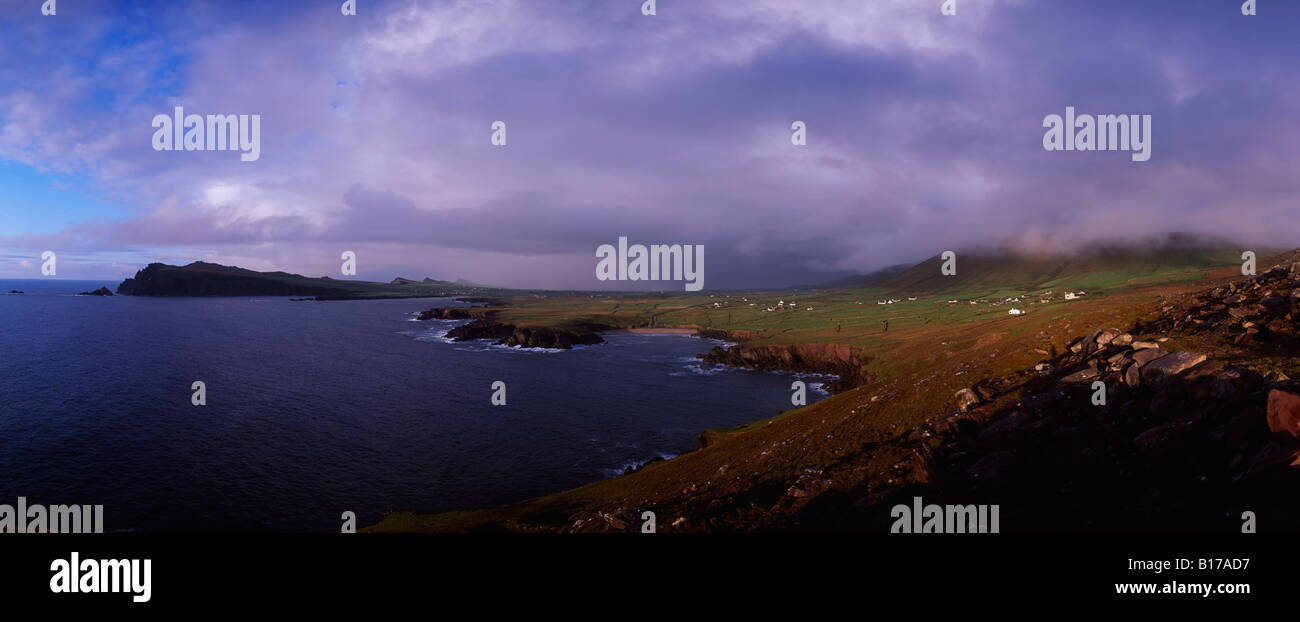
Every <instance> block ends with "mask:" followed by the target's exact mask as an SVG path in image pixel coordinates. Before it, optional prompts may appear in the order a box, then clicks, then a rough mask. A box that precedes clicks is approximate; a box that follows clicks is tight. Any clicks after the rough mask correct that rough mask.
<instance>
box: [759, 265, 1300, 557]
mask: <svg viewBox="0 0 1300 622" xmlns="http://www.w3.org/2000/svg"><path fill="white" fill-rule="evenodd" d="M1298 320H1300V264H1295V265H1291V266H1286V267H1279V268H1274V269H1272V270H1270V271H1268V272H1267V273H1264V274H1261V275H1259V276H1257V277H1253V278H1246V279H1243V280H1240V281H1237V282H1234V283H1232V284H1230V285H1228V286H1225V287H1220V288H1216V289H1213V290H1210V291H1205V292H1201V293H1199V294H1193V295H1189V296H1185V297H1182V298H1180V299H1176V300H1171V301H1169V302H1168V303H1167V304H1165V305H1163V306H1162V307H1161V308H1160V313H1159V314H1158V315H1156V316H1154V317H1151V318H1149V319H1145V320H1143V321H1139V322H1138V323H1137V324H1136V325H1134V326H1132V327H1130V328H1129V329H1128V330H1119V329H1116V328H1099V329H1097V330H1095V331H1093V332H1092V333H1091V334H1089V335H1087V336H1085V337H1083V338H1080V339H1078V340H1076V341H1074V342H1073V343H1071V344H1070V345H1069V347H1068V349H1067V351H1065V352H1064V353H1062V354H1061V355H1059V356H1056V357H1054V358H1052V359H1050V360H1047V361H1044V362H1042V363H1040V364H1038V365H1037V366H1036V367H1035V368H1033V369H1029V370H1024V371H1022V372H1020V373H1017V374H1013V375H1009V376H1005V377H1000V378H990V379H986V380H983V381H980V382H978V383H976V384H975V385H974V386H972V387H971V388H968V389H963V390H961V391H959V392H958V393H957V395H956V396H955V401H956V404H955V405H956V406H957V409H956V410H954V411H953V412H949V413H942V414H938V415H936V416H935V417H933V418H932V419H930V421H929V422H928V423H927V424H926V425H923V426H920V427H918V428H915V429H913V430H910V431H908V432H907V433H906V434H904V435H903V436H902V437H901V438H900V439H898V442H900V443H903V444H906V445H910V446H911V447H912V450H911V458H910V459H907V460H903V461H901V462H899V463H897V464H895V465H894V467H893V473H892V474H891V476H890V477H889V478H888V479H886V481H885V482H884V484H883V485H881V484H876V485H864V486H863V487H860V488H858V489H855V490H852V491H847V492H831V493H828V494H827V495H824V496H823V498H818V499H816V500H814V502H811V503H809V504H808V505H806V506H805V507H804V508H803V509H802V510H801V511H800V512H799V515H798V516H796V517H794V518H793V519H790V520H787V521H783V524H784V526H785V527H791V526H793V525H794V524H796V523H797V524H799V525H800V526H801V528H824V529H853V530H859V529H863V528H867V529H869V530H880V531H887V530H888V529H889V525H890V523H891V518H890V516H889V511H890V508H892V507H893V506H894V505H895V504H898V503H910V501H911V499H912V498H913V497H914V496H921V497H922V498H924V499H925V501H926V503H938V504H970V503H974V504H999V505H1000V507H1001V524H1002V530H1003V531H1058V532H1059V531H1076V530H1078V531H1220V532H1232V531H1238V530H1239V529H1240V527H1241V525H1242V523H1243V513H1244V512H1253V513H1254V514H1255V515H1256V517H1257V526H1258V529H1259V530H1260V531H1300V503H1297V502H1296V501H1295V493H1296V492H1297V491H1298V490H1300V488H1298V487H1297V486H1298V485H1300V383H1298V382H1296V381H1294V380H1291V379H1290V378H1288V377H1287V375H1286V374H1285V373H1281V372H1279V371H1278V370H1277V369H1270V368H1276V367H1284V366H1287V365H1294V364H1295V360H1294V358H1293V357H1294V356H1295V354H1296V353H1297V352H1298V351H1300V338H1298V337H1297V321H1298ZM1174 342H1179V343H1188V344H1195V345H1196V346H1199V347H1200V348H1201V349H1203V350H1206V351H1210V352H1212V353H1214V356H1212V357H1211V356H1207V354H1206V352H1204V351H1191V350H1189V349H1186V348H1181V349H1180V348H1175V347H1172V346H1171V345H1170V344H1171V343H1174ZM814 479H815V478H814ZM811 485H812V486H813V487H814V488H815V487H818V486H819V485H820V484H818V483H817V482H812V483H811ZM820 486H822V487H826V486H824V485H820Z"/></svg>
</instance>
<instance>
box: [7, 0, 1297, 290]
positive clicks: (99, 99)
mask: <svg viewBox="0 0 1300 622" xmlns="http://www.w3.org/2000/svg"><path fill="white" fill-rule="evenodd" d="M127 6H128V5H123V9H122V12H120V13H114V12H112V11H106V12H104V13H102V14H97V15H96V16H95V17H93V18H91V17H86V18H83V19H77V20H73V19H69V20H67V22H66V25H62V26H60V27H59V29H52V28H53V26H51V25H50V24H40V23H39V22H38V23H37V24H33V23H32V22H33V21H36V20H28V19H21V20H20V19H16V18H12V17H7V18H0V20H5V19H7V20H9V21H0V34H3V35H7V36H0V52H4V53H5V54H6V56H5V57H6V58H8V59H10V60H8V61H6V62H4V63H0V78H3V80H2V81H0V84H4V85H6V86H4V87H0V158H4V159H6V160H10V161H13V162H18V163H22V164H24V165H26V166H30V167H32V168H34V169H36V170H39V171H48V172H49V174H50V175H51V176H53V175H55V174H56V173H70V174H77V175H85V176H87V177H88V178H89V179H91V180H92V182H91V183H90V184H89V188H90V191H91V192H94V193H96V194H97V195H99V196H101V197H103V198H105V199H108V200H113V201H115V202H118V203H120V204H124V205H129V206H132V212H131V214H130V215H129V216H128V217H126V218H109V217H106V216H104V215H101V214H83V215H82V218H80V220H79V222H76V223H74V224H72V225H70V226H68V227H66V228H65V229H63V230H62V231H60V232H59V233H57V234H54V235H44V236H38V235H32V234H29V233H27V232H23V231H5V232H3V233H0V245H2V246H3V247H4V248H7V249H23V250H24V251H25V250H30V249H36V248H50V247H58V248H70V249H75V250H76V251H77V252H79V253H86V256H87V257H94V256H97V254H98V255H99V256H103V257H105V258H107V257H109V256H112V257H113V258H114V260H116V261H118V262H119V264H120V265H122V266H126V267H125V268H121V269H123V270H127V271H129V270H130V266H131V264H132V262H136V263H143V262H146V261H150V260H154V259H156V258H158V257H163V256H168V257H173V256H174V257H178V258H185V257H191V258H195V259H198V258H202V259H205V260H209V261H214V260H215V261H225V262H227V263H241V264H244V265H248V266H249V267H258V266H261V267H265V268H276V269H285V270H291V271H301V272H305V273H320V274H324V273H332V272H333V270H335V269H336V266H334V264H335V263H337V256H338V254H339V252H340V249H344V248H346V249H352V250H357V249H367V251H366V252H367V255H366V256H367V257H371V258H372V260H371V261H369V262H363V264H362V265H363V267H362V272H363V274H364V275H368V276H370V277H371V278H391V277H392V276H396V275H397V274H403V275H406V276H412V275H425V274H428V275H430V276H437V277H440V278H455V277H462V278H466V279H469V280H472V281H476V282H488V283H500V284H503V285H515V286H541V285H542V284H547V285H548V286H557V287H594V286H597V285H599V284H598V283H596V282H595V281H594V280H593V276H592V273H593V266H594V259H593V253H594V249H595V247H596V246H597V245H599V244H603V243H608V242H611V241H612V240H615V239H617V237H618V236H628V237H629V238H632V239H634V240H640V241H643V242H645V243H653V242H675V243H684V244H687V243H689V244H705V246H706V248H707V253H708V257H709V260H708V266H709V268H708V269H709V270H710V275H709V278H708V281H707V282H708V284H709V286H710V287H737V286H760V285H772V286H776V285H788V284H794V283H810V282H817V281H818V280H828V279H830V278H834V277H836V276H840V275H843V274H846V273H849V272H868V271H871V270H873V269H876V268H879V267H883V266H887V265H893V264H897V263H901V262H908V261H916V260H920V259H922V258H924V257H927V256H930V255H932V254H934V253H935V252H937V251H939V250H942V249H945V248H962V247H967V246H976V245H983V244H987V243H989V242H990V241H993V240H1013V241H1014V240H1022V241H1024V243H1025V244H1033V245H1036V246H1038V245H1042V244H1043V243H1045V242H1044V241H1050V242H1051V243H1052V244H1057V245H1060V246H1062V247H1065V246H1072V245H1077V244H1086V243H1088V242H1089V241H1092V240H1107V241H1109V240H1115V239H1124V238H1132V239H1140V238H1141V237H1142V236H1145V235H1149V234H1154V233H1161V232H1165V231H1170V230H1189V231H1197V232H1202V233H1215V234H1219V235H1224V236H1230V237H1236V238H1239V239H1242V240H1250V241H1255V242H1257V243H1268V244H1276V245H1291V246H1294V245H1295V243H1294V238H1295V236H1296V234H1297V231H1296V224H1295V223H1296V222H1297V221H1296V220H1295V219H1294V218H1289V214H1290V211H1291V207H1290V202H1291V197H1293V196H1294V195H1295V193H1296V191H1297V187H1296V183H1297V182H1296V181H1295V179H1294V178H1295V176H1294V174H1292V173H1291V170H1293V168H1294V164H1295V161H1296V159H1297V155H1298V154H1297V147H1296V146H1295V145H1297V144H1300V142H1297V140H1296V139H1297V138H1300V136H1298V135H1297V133H1298V132H1300V129H1297V128H1296V126H1295V125H1294V124H1293V123H1291V122H1290V116H1291V109H1292V108H1293V106H1291V102H1292V101H1294V100H1295V98H1296V95H1297V92H1296V87H1295V86H1293V85H1294V81H1293V80H1290V79H1289V76H1290V75H1291V73H1292V72H1291V69H1290V68H1291V67H1293V66H1294V63H1295V61H1297V60H1300V59H1297V58H1296V56H1297V51H1296V50H1295V48H1294V46H1293V45H1289V44H1288V42H1289V41H1290V39H1289V37H1290V35H1289V34H1288V30H1287V28H1286V25H1287V24H1294V23H1296V21H1297V19H1300V7H1289V6H1287V7H1277V8H1275V9H1274V10H1276V11H1277V12H1278V15H1276V16H1275V17H1271V18H1270V20H1266V21H1263V22H1254V23H1251V24H1246V23H1244V20H1242V19H1241V18H1240V16H1236V18H1235V19H1234V18H1233V11H1227V12H1226V13H1225V12H1222V11H1215V10H1213V9H1212V8H1210V7H1200V6H1191V5H1188V6H1185V7H1184V6H1175V7H1170V6H1151V5H1148V4H1143V5H1140V6H1134V5H1133V4H1132V3H1122V2H1111V1H1103V2H1096V3H1087V4H1086V6H1085V5H1083V4H1082V3H1078V4H1067V5H1062V4H1061V3H1051V2H1030V1H1023V2H992V1H990V2H960V3H959V11H958V15H957V16H955V17H944V16H941V15H939V12H938V8H937V6H938V3H927V2H913V1H910V0H891V1H888V2H868V3H864V2H859V1H856V0H853V1H851V0H825V1H824V2H785V1H778V0H756V1H754V2H746V3H736V2H726V1H723V0H711V1H698V2H689V3H686V2H677V3H660V7H659V14H658V15H657V16H654V17H645V16H642V15H641V14H640V12H639V4H638V3H635V2H631V3H626V2H606V1H598V0H581V1H573V2H558V3H540V2H525V1H508V0H481V1H470V0H456V1H451V0H447V1H431V2H414V1H409V2H408V1H388V2H374V3H367V4H366V5H365V6H364V7H363V10H362V11H361V14H360V15H358V16H357V17H356V18H344V17H342V16H340V15H338V12H337V10H336V7H323V8H321V7H310V6H307V5H305V4H302V3H293V2H265V3H259V4H258V5H257V6H256V7H255V8H250V9H249V10H247V11H241V12H239V13H237V14H232V13H231V12H229V11H224V10H222V9H221V6H222V5H221V4H219V3H194V4H189V3H186V4H185V5H184V6H173V5H160V6H159V7H153V9H154V10H153V11H150V12H145V13H141V12H140V10H139V9H131V8H126V7H127ZM60 19H62V18H60ZM60 24H64V22H60ZM1173 33H1177V34H1178V35H1179V36H1177V37H1174V36H1172V34H1173ZM1153 42H1158V45H1156V44H1155V43H1153ZM51 46H57V48H58V49H59V50H60V53H59V54H57V55H52V54H49V53H48V50H49V49H50V47H51ZM177 105H182V106H184V107H185V108H186V110H187V111H191V112H195V113H198V114H207V113H214V114H224V113H243V114H261V115H262V129H263V135H262V158H261V159H260V160H259V161H257V162H255V163H244V162H240V161H239V159H238V157H235V155H234V154H231V153H229V152H220V153H194V152H190V153H186V152H161V153H160V152H155V151H153V150H152V149H151V148H150V146H149V138H150V136H151V134H152V129H151V128H150V127H149V126H148V123H149V120H150V119H151V118H152V117H153V115H155V114H159V113H161V112H169V111H170V110H171V108H172V107H173V106H177ZM1066 106H1075V107H1077V108H1079V109H1080V110H1081V111H1089V112H1095V113H1134V114H1151V115H1152V117H1153V127H1154V131H1155V139H1154V151H1153V154H1154V155H1153V157H1152V159H1151V161H1149V162H1146V163H1141V164H1136V163H1132V162H1131V161H1130V160H1129V159H1128V157H1127V155H1126V154H1116V153H1104V152H1102V153H1079V152H1070V153H1048V152H1045V151H1043V149H1042V147H1041V139H1042V127H1041V121H1042V118H1043V116H1044V115H1047V114H1061V113H1062V112H1063V110H1064V108H1065V107H1066ZM496 120H503V121H505V122H506V123H507V126H508V145H507V146H505V147H494V146H492V145H491V144H490V143H489V134H490V126H491V124H492V122H493V121H496ZM795 120H801V121H804V122H805V123H806V124H807V127H808V145H807V147H803V148H797V147H794V146H792V145H791V144H790V140H789V139H790V124H791V123H792V122H793V121H795ZM358 252H360V251H358ZM122 253H126V255H125V256H124V255H122ZM124 258H129V259H130V261H122V260H123V259H124ZM178 260H179V259H178ZM107 263H108V262H107V261H106V262H105V264H107ZM366 266H369V267H368V268H367V267H366ZM381 271H390V272H391V273H383V272H381ZM448 272H453V273H455V274H454V275H451V274H447V273H448ZM0 274H3V269H0Z"/></svg>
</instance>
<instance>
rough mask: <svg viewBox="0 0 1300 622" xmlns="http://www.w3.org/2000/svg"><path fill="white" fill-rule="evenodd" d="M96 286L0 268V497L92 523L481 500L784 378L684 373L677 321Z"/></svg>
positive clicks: (525, 493) (254, 523)
mask: <svg viewBox="0 0 1300 622" xmlns="http://www.w3.org/2000/svg"><path fill="white" fill-rule="evenodd" d="M101 285H106V286H108V287H109V289H110V290H111V289H114V288H115V287H116V283H110V282H90V281H65V280H53V279H51V280H7V281H0V504H6V503H7V504H10V505H12V504H14V503H15V502H16V500H17V498H18V497H19V496H24V497H27V501H28V503H29V504H44V505H47V506H48V505H55V504H80V505H96V504H102V505H103V506H104V526H105V530H106V531H181V532H303V531H326V532H328V531H338V529H339V528H340V525H341V522H342V521H341V519H340V516H341V515H342V513H343V512H345V511H351V512H354V513H355V514H356V516H357V518H358V523H359V524H360V525H366V524H371V523H374V522H375V521H377V520H378V519H379V518H380V517H381V516H382V515H383V513H384V512H386V511H389V510H395V509H403V510H420V511H442V510H453V509H469V508H479V507H490V506H496V505H501V504H506V503H511V502H517V501H522V500H525V499H528V498H532V497H536V496H539V495H545V494H549V493H553V492H558V491H561V490H565V489H568V488H573V487H575V486H580V485H582V484H585V483H588V482H592V481H595V480H599V479H602V478H607V477H612V476H615V475H617V474H621V473H622V472H623V469H624V468H626V467H627V466H629V465H634V464H640V463H642V462H645V461H647V460H649V459H651V458H654V457H656V456H662V457H671V456H674V455H678V454H680V453H683V452H686V451H689V450H690V449H691V448H693V447H694V446H695V440H696V437H697V435H698V434H699V433H700V432H702V431H704V430H705V429H707V428H718V427H730V426H735V425H738V424H741V423H746V422H750V421H755V420H758V419H762V418H766V417H769V416H772V415H775V414H776V413H778V412H780V411H782V410H786V409H789V408H792V406H791V404H790V395H791V389H790V383H791V382H792V380H793V379H794V378H793V377H792V376H791V375H786V374H773V373H760V372H753V371H745V370H735V369H726V368H712V369H708V370H701V369H699V367H698V362H696V360H695V356H696V355H697V354H701V353H704V352H706V351H707V350H709V349H710V348H711V347H713V346H715V345H718V342H713V341H710V340H704V339H699V338H695V337H690V336H682V335H640V334H608V335H606V339H607V342H606V343H604V344H600V345H595V346H589V347H582V348H575V349H573V350H568V351H559V350H521V349H514V348H506V347H499V346H492V345H490V344H489V342H486V341H479V342H461V343H453V342H449V341H447V340H446V339H445V338H443V337H442V335H443V333H445V332H446V331H447V330H448V329H449V328H451V327H452V326H455V325H456V324H457V322H450V321H437V320H431V321H427V322H417V321H414V318H413V316H414V314H416V313H418V312H419V311H422V310H424V309H428V308H430V307H437V306H456V305H462V304H463V303H459V302H455V301H453V300H451V299H436V298H434V299H429V298H426V299H413V300H411V299H408V300H374V301H340V302H293V301H290V300H289V299H288V298H265V297H263V298H259V297H247V298H144V297H128V296H114V297H91V296H76V295H75V294H76V293H77V292H81V291H89V290H92V289H95V288H98V287H100V286H101ZM11 289H17V290H22V291H25V292H26V293H25V294H23V295H9V294H5V293H4V292H8V291H9V290H11ZM807 380H808V382H809V385H810V387H812V386H814V384H813V383H814V382H816V381H817V379H815V378H808V379H807ZM196 381H200V382H203V383H204V387H205V391H206V402H207V403H206V405H203V406H195V405H193V404H192V403H191V396H192V394H193V393H194V391H193V389H192V388H191V387H192V385H193V383H194V382H196ZM496 381H502V382H504V383H505V384H506V405H504V406H494V405H492V403H491V396H492V393H493V389H492V385H493V383H494V382H496ZM824 396H825V394H824V393H822V392H820V391H812V390H810V391H809V395H808V399H809V401H810V402H811V401H814V400H816V399H819V398H821V397H824Z"/></svg>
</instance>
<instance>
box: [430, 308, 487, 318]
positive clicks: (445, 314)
mask: <svg viewBox="0 0 1300 622" xmlns="http://www.w3.org/2000/svg"><path fill="white" fill-rule="evenodd" d="M487 315H490V313H487V312H484V311H483V310H481V309H475V308H474V307H441V308H439V307H434V308H432V309H429V310H427V311H421V312H420V315H418V316H416V318H415V319H417V320H420V321H424V320H468V319H473V318H481V317H485V316H487Z"/></svg>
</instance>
